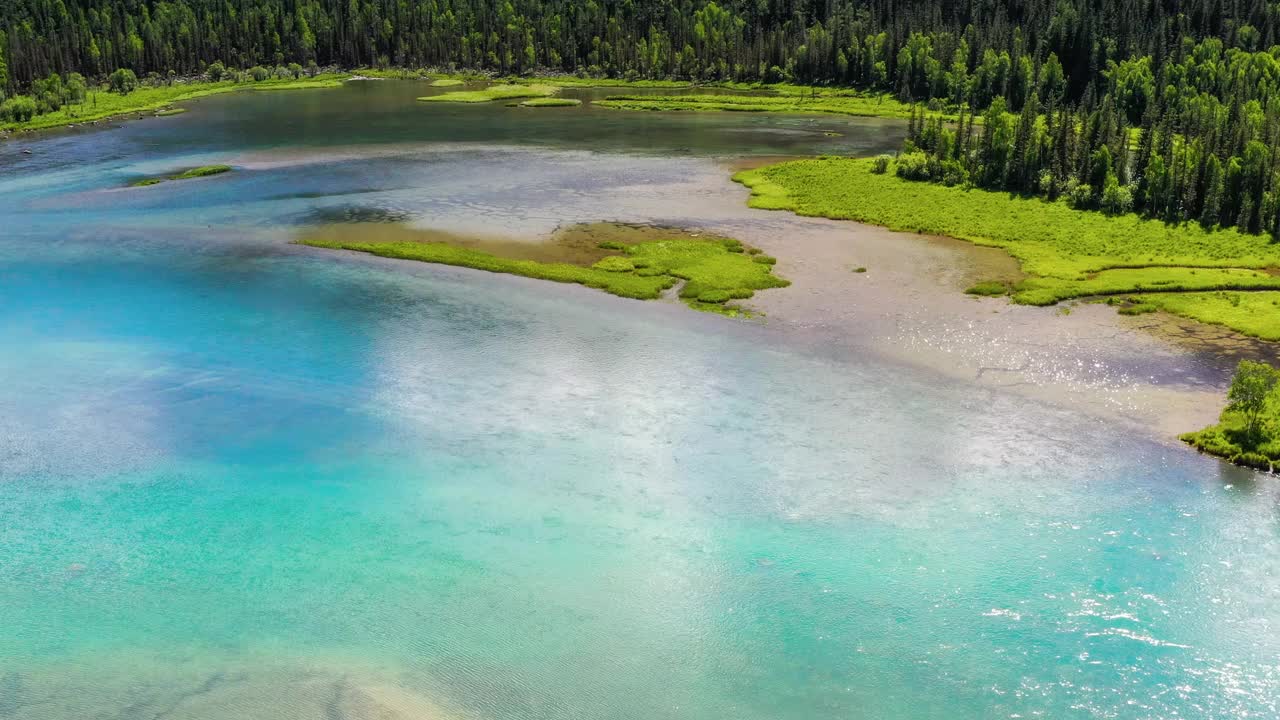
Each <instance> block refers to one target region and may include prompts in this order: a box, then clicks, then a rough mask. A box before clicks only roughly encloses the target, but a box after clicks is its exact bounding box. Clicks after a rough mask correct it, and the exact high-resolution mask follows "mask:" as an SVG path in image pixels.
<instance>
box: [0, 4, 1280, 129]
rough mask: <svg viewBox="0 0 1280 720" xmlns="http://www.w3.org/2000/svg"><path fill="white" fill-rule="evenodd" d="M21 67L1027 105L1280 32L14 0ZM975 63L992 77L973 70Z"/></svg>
mask: <svg viewBox="0 0 1280 720" xmlns="http://www.w3.org/2000/svg"><path fill="white" fill-rule="evenodd" d="M0 23H2V26H3V31H4V36H3V42H0V46H3V55H4V58H5V60H6V61H7V68H8V70H7V73H6V76H5V77H3V78H0V80H2V81H3V82H0V87H5V88H7V89H8V90H10V91H14V90H18V89H24V88H26V87H27V86H28V85H29V84H30V83H32V82H34V81H35V80H36V79H39V78H45V77H47V76H48V75H49V74H50V73H55V72H56V73H59V74H65V73H68V72H79V73H82V74H84V75H87V76H100V75H106V74H107V73H110V72H112V71H114V70H115V69H117V68H128V69H130V70H132V71H134V72H135V73H137V74H138V75H140V76H141V75H145V74H147V73H151V72H156V73H160V74H165V73H167V72H168V71H170V70H173V71H176V72H178V73H183V74H194V73H199V72H203V70H204V68H205V67H206V66H207V65H208V64H210V63H213V62H215V61H221V62H224V63H226V64H228V65H232V66H237V67H242V68H247V67H251V66H254V65H284V64H286V63H289V62H296V63H299V64H303V65H305V64H307V63H308V62H310V61H314V62H317V63H319V64H321V65H327V64H333V65H341V66H345V67H356V66H364V65H398V66H456V67H459V68H467V69H477V70H487V71H494V72H499V73H522V72H527V71H531V70H536V69H546V70H555V71H562V72H571V73H572V72H582V73H586V74H592V75H596V74H598V75H609V76H617V77H626V76H631V77H636V78H667V77H676V78H690V79H704V80H782V79H788V80H794V81H797V82H805V83H840V84H849V85H860V86H866V87H875V88H878V89H883V90H888V91H892V92H897V93H899V94H903V95H905V96H910V97H912V98H915V99H921V100H927V99H931V98H944V97H946V98H950V99H951V100H953V101H959V100H960V95H962V94H963V93H966V92H969V90H970V89H971V87H972V86H973V85H975V84H976V86H977V87H976V88H972V89H974V90H975V91H976V93H977V96H976V97H975V98H974V103H975V104H976V105H977V106H979V107H986V105H987V104H988V102H989V100H990V99H991V98H992V97H994V96H995V95H997V94H1003V95H1005V96H1006V100H1007V101H1008V102H1009V103H1010V104H1011V105H1012V106H1013V107H1014V109H1015V110H1017V109H1019V108H1020V107H1021V94H1022V93H1024V92H1025V89H1026V85H1027V82H1028V77H1029V76H1030V75H1032V74H1035V73H1037V72H1039V71H1040V68H1041V66H1042V65H1043V64H1044V63H1046V62H1048V60H1049V58H1050V56H1053V57H1055V58H1056V61H1057V63H1058V66H1059V69H1060V70H1061V73H1062V76H1063V82H1064V84H1065V93H1066V96H1067V97H1068V98H1070V99H1072V100H1075V99H1079V98H1080V97H1081V96H1082V95H1083V94H1084V92H1085V90H1086V88H1087V87H1088V86H1089V85H1090V84H1092V83H1095V82H1097V81H1098V80H1099V78H1100V77H1101V74H1102V73H1103V72H1104V71H1105V69H1106V68H1107V66H1108V63H1110V62H1113V61H1114V62H1119V61H1122V60H1126V59H1130V58H1136V57H1143V56H1150V57H1152V58H1156V60H1155V63H1156V66H1154V67H1153V68H1152V69H1153V71H1156V72H1158V71H1159V69H1160V67H1159V65H1160V63H1161V62H1162V61H1161V60H1160V58H1163V57H1165V56H1166V55H1168V54H1170V52H1171V51H1176V49H1177V48H1178V47H1179V46H1180V43H1181V42H1182V39H1183V38H1184V37H1190V38H1194V39H1195V40H1197V41H1199V40H1203V39H1208V38H1216V39H1218V40H1220V41H1222V42H1223V44H1224V45H1225V46H1227V47H1240V48H1242V49H1245V50H1258V49H1262V48H1266V47H1270V46H1271V45H1273V44H1275V43H1277V42H1280V9H1278V7H1277V6H1273V5H1272V4H1270V3H1268V2H1265V1H1263V0H1186V1H1183V2H1171V1H1169V0H1116V1H1111V0H720V1H719V2H715V1H712V0H585V1H583V0H0ZM974 81H976V82H974Z"/></svg>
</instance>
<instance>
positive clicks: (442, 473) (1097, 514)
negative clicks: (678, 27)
mask: <svg viewBox="0 0 1280 720" xmlns="http://www.w3.org/2000/svg"><path fill="white" fill-rule="evenodd" d="M414 94H421V92H420V88H419V87H417V86H413V87H401V86H400V85H399V84H388V85H382V86H376V87H372V88H371V87H370V86H362V87H349V88H346V89H343V90H341V91H334V92H328V91H324V92H317V93H314V94H311V93H304V94H296V95H293V94H291V95H289V96H288V97H284V96H278V95H276V96H273V95H270V94H245V95H242V96H236V97H226V98H217V99H211V100H208V101H204V102H202V103H199V104H196V105H193V106H192V112H190V113H188V114H187V115H183V116H178V117H175V118H169V119H166V120H164V121H160V120H147V121H142V122H139V123H135V124H130V125H127V126H125V127H124V128H122V129H113V130H106V131H98V132H91V133H70V134H63V135H57V136H52V137H49V138H47V139H43V140H37V141H31V142H27V143H24V144H23V145H22V146H27V147H31V148H32V149H33V154H32V155H30V156H20V155H18V154H17V150H18V148H19V147H21V146H19V145H15V143H13V142H10V143H8V144H6V145H4V146H2V147H0V154H3V157H0V718H23V719H26V718H32V719H40V720H43V719H45V718H80V717H102V718H121V719H122V720H132V719H133V718H155V717H166V718H295V717H296V718H311V717H315V718H333V717H348V718H385V717H392V718H395V717H404V718H409V717H424V716H428V715H430V716H437V715H438V716H440V717H477V718H481V717H483V718H519V719H522V720H524V719H534V718H645V719H653V718H728V717H733V718H761V719H764V718H771V719H780V718H788V719H790V718H795V719H801V718H805V719H807V718H821V717H831V718H886V719H889V718H893V719H901V720H920V719H930V718H948V719H954V718H996V717H1024V718H1031V717H1046V718H1134V719H1138V718H1175V717H1185V718H1246V717H1248V718H1254V717H1274V716H1276V714H1277V711H1278V709H1277V704H1278V703H1280V667H1278V665H1280V633H1277V631H1276V630H1277V625H1278V624H1280V581H1277V578H1278V577H1280V524H1278V517H1280V510H1278V509H1277V508H1278V505H1277V500H1278V499H1280V493H1278V492H1277V489H1276V485H1275V483H1274V482H1273V481H1271V480H1270V479H1269V478H1267V479H1264V478H1261V477H1260V476H1254V475H1252V474H1249V473H1245V472H1242V471H1238V470H1236V469H1232V468H1229V467H1226V466H1224V465H1221V464H1219V463H1217V462H1215V461H1211V460H1208V459H1205V458H1201V457H1198V456H1196V455H1193V454H1191V453H1189V452H1186V451H1183V450H1181V449H1179V448H1175V447H1170V446H1168V445H1166V444H1162V443H1158V442H1156V441H1155V440H1154V439H1151V438H1145V437H1140V436H1134V435H1130V434H1127V433H1124V432H1118V431H1117V430H1116V429H1115V428H1112V427H1109V426H1108V425H1106V424H1105V423H1101V422H1100V421H1098V420H1097V419H1095V418H1092V417H1089V416H1086V415H1082V414H1077V413H1075V412H1073V411H1070V410H1064V409H1060V408H1055V407H1051V406H1048V405H1043V404H1039V403H1035V402H1032V401H1029V400H1026V399H1023V398H1021V397H1019V396H1016V395H1013V394H1004V393H998V392H992V391H991V390H989V389H979V388H975V387H971V386H968V385H965V384H961V383H956V382H953V381H949V380H945V379H942V378H937V377H933V376H931V375H928V374H925V373H923V372H920V371H918V370H913V369H908V368H904V367H899V366H895V365H891V364H886V363H884V362H883V361H880V360H876V359H872V358H867V357H861V356H856V355H844V354H840V353H834V352H833V353H823V354H815V353H814V352H812V351H810V350H804V349H797V348H796V347H795V346H794V345H792V344H790V343H788V342H786V340H787V338H786V336H785V334H783V333H780V332H778V331H777V330H776V329H773V328H771V327H769V326H768V325H767V324H766V325H754V324H744V323H736V322H731V321H728V320H725V319H723V318H719V317H712V316H703V315H699V314H696V313H692V312H690V311H688V310H686V309H684V308H682V307H680V306H676V305H662V304H655V303H647V304H646V303H638V302H634V301H627V300H622V299H618V298H613V297H610V296H606V295H603V294H600V293H595V292H593V291H590V290H586V289H583V288H577V287H563V286H556V285H546V284H541V283H538V282H534V281H527V280H523V279H513V278H505V277H495V276H490V275H485V274H481V273H472V272H467V271H461V270H456V269H450V268H435V267H429V266H420V265H414V266H410V267H404V266H403V265H401V264H397V263H392V262H384V261H379V260H369V259H360V258H352V257H349V256H345V255H344V256H337V255H327V254H324V253H322V252H319V251H312V250H309V249H305V248H297V247H294V246H290V245H288V244H287V241H288V239H289V237H290V234H291V232H293V228H295V227H296V226H297V225H299V224H301V223H306V222H308V221H309V218H313V217H316V216H317V214H319V215H321V216H326V217H327V215H324V214H325V212H331V211H334V210H335V209H337V210H339V211H344V210H346V209H350V208H356V209H363V210H377V211H386V212H391V213H395V214H397V215H398V216H401V215H402V216H404V217H406V218H408V219H411V220H412V221H414V222H417V223H420V224H424V225H429V226H440V227H445V228H449V229H460V228H461V229H465V228H470V227H481V228H484V229H488V230H493V231H512V232H514V231H516V230H518V229H522V228H523V229H528V230H530V231H534V232H545V231H546V230H548V229H550V228H551V227H554V226H555V225H556V224H559V223H560V222H575V221H580V220H592V219H627V220H643V219H653V220H671V219H678V218H679V217H682V216H685V215H688V214H689V213H693V212H696V211H697V208H698V207H699V204H700V203H712V202H719V201H720V200H722V199H717V198H714V197H712V196H711V193H712V191H711V190H708V189H707V188H708V187H710V186H708V185H706V184H705V183H700V182H699V181H698V178H699V177H702V176H704V175H708V174H710V173H714V172H721V170H720V169H718V168H717V167H716V166H715V165H714V164H712V163H711V162H710V161H708V160H706V159H705V156H708V155H724V154H731V152H730V151H731V150H734V149H735V148H736V149H738V150H740V151H747V152H750V153H756V154H769V153H778V154H784V153H796V152H824V151H832V150H834V151H841V152H854V151H858V150H859V148H864V149H865V148H873V147H875V146H876V145H877V144H878V143H886V144H892V142H894V141H895V140H896V138H888V139H884V137H885V136H886V135H890V134H892V132H894V131H893V130H892V128H886V127H883V126H880V125H878V124H875V123H870V122H865V121H857V120H831V119H825V120H821V121H812V120H808V119H798V118H786V117H784V118H768V117H741V116H726V115H713V116H699V115H687V116H665V115H662V116H656V115H634V114H622V113H601V112H600V111H590V110H573V111H572V112H575V113H582V117H579V116H577V115H573V116H561V119H559V120H554V119H546V120H544V119H542V118H554V117H555V116H553V115H538V116H537V118H538V119H536V120H534V121H530V120H529V119H528V116H527V115H521V114H518V113H519V112H520V111H515V110H514V109H507V108H498V107H481V108H465V109H455V108H446V107H442V106H433V107H430V108H428V107H423V106H418V105H414V104H413V103H412V97H413V96H414ZM369 108H371V110H370V112H369V113H368V114H362V112H363V110H364V109H369ZM539 112H541V111H539ZM566 118H567V119H566ZM602 122H603V123H606V124H604V125H601V124H600V123H602ZM797 123H805V125H799V126H798V125H797ZM812 123H819V124H822V125H823V127H828V126H835V127H836V128H838V129H839V130H840V131H842V132H844V133H845V134H844V135H843V136H842V137H840V138H834V139H831V138H826V136H824V135H822V134H821V133H817V134H815V133H812V132H810V131H809V130H808V129H807V127H808V125H807V124H812ZM798 127H799V128H800V129H799V130H798V129H797V128H798ZM589 128H590V130H588V129H589ZM797 132H800V133H801V134H800V135H797V134H796V133H797ZM743 138H745V140H744V139H743ZM797 138H799V139H797ZM223 159H225V160H227V161H230V162H232V163H233V164H236V165H237V170H236V171H235V172H233V173H230V174H228V175H225V176H219V177H217V178H212V179H208V180H200V181H192V182H190V183H174V184H172V185H162V186H155V187H152V188H142V189H130V190H122V189H120V188H121V187H122V186H123V185H125V184H127V183H128V182H129V181H130V180H132V179H135V178H137V177H140V176H143V175H147V174H151V173H157V172H167V171H169V170H172V169H178V168H181V167H188V166H191V165H194V164H199V163H200V162H203V161H206V160H208V161H217V160H223ZM679 183H688V187H689V193H688V194H689V196H690V197H691V199H690V200H689V204H688V206H687V207H684V206H680V207H673V206H672V205H671V204H670V203H669V202H668V200H667V199H666V196H664V195H663V194H662V193H661V192H658V191H655V190H653V188H655V187H658V188H661V187H669V186H670V185H671V184H679ZM699 193H707V195H706V196H705V197H704V196H702V195H699ZM601 214H604V216H603V217H600V215H601ZM427 708H430V710H428V709H427Z"/></svg>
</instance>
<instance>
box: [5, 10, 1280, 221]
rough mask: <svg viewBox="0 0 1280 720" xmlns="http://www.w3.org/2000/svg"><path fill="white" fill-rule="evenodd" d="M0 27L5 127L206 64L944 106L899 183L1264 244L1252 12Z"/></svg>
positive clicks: (100, 22) (106, 20) (530, 17)
mask: <svg viewBox="0 0 1280 720" xmlns="http://www.w3.org/2000/svg"><path fill="white" fill-rule="evenodd" d="M0 28H2V30H3V34H2V35H0V89H2V90H3V91H4V92H5V93H6V95H7V96H8V99H7V100H4V103H3V104H0V116H4V117H3V118H0V119H6V120H13V119H21V118H22V117H23V116H26V117H30V115H31V114H33V113H41V112H47V111H48V110H49V109H50V108H55V109H56V106H57V105H58V104H59V103H68V102H75V101H76V98H77V97H81V96H82V94H83V91H82V89H81V88H82V86H83V85H84V84H85V83H86V82H92V81H96V80H103V79H105V78H108V77H110V78H112V80H113V84H117V85H120V86H121V87H128V86H129V85H130V83H129V82H123V81H122V75H121V74H122V73H129V76H128V77H144V78H146V77H150V78H152V79H153V81H163V80H165V79H166V78H167V79H168V81H172V77H173V76H174V75H175V74H182V75H191V74H197V73H199V74H205V75H212V74H214V73H221V72H222V71H223V70H222V68H223V67H224V66H225V67H226V68H228V71H229V72H232V71H234V72H237V73H246V72H247V73H248V74H249V75H252V76H257V75H259V74H262V73H266V72H276V73H279V72H285V70H284V68H286V65H287V66H288V67H290V68H294V69H295V74H296V68H299V67H302V66H307V67H315V66H316V64H322V65H340V66H345V67H357V66H366V65H379V66H391V65H394V66H430V67H437V68H445V69H459V70H462V69H466V70H482V71H489V72H495V73H504V74H505V73H529V72H545V71H552V72H567V73H576V74H581V75H590V76H610V77H621V78H630V79H644V78H654V79H657V78H679V79H691V80H701V81H717V80H737V81H766V82H780V81H791V82H798V83H807V84H832V85H842V86H852V87H857V88H864V89H868V90H874V91H880V92H888V93H893V94H895V95H896V96H898V97H899V98H901V99H903V100H906V101H912V102H918V103H921V106H922V107H923V108H929V109H932V110H935V111H936V110H944V109H945V110H948V111H949V112H951V113H955V112H957V111H958V112H959V113H960V114H961V117H962V120H961V122H960V123H959V124H958V125H952V124H947V123H943V122H942V121H941V120H940V119H937V118H934V119H929V118H928V117H926V116H925V115H924V114H923V112H924V111H923V110H922V111H921V113H922V114H921V115H920V116H918V117H917V118H916V119H915V120H913V122H912V127H911V140H910V142H911V143H912V147H911V148H909V149H910V150H913V151H914V152H911V153H907V154H906V155H905V156H904V158H903V159H902V161H901V162H900V163H899V164H898V171H899V172H900V173H903V174H904V175H909V176H913V177H917V178H920V179H924V178H928V179H933V180H938V181H942V182H952V183H971V184H974V185H978V186H981V187H987V188H1000V189H1007V190H1014V191H1017V192H1025V193H1038V194H1043V195H1046V196H1049V197H1058V196H1060V195H1065V196H1066V197H1067V198H1068V199H1069V200H1070V201H1071V202H1073V203H1074V204H1077V205H1078V206H1081V207H1093V208H1100V209H1105V210H1108V211H1112V212H1123V211H1126V210H1128V209H1133V210H1137V211H1139V212H1143V213H1146V214H1148V215H1151V216H1152V217H1161V218H1166V219H1169V220H1184V219H1195V220H1200V221H1202V222H1205V223H1206V224H1221V225H1232V226H1238V227H1240V228H1242V229H1245V230H1248V231H1254V232H1257V231H1263V230H1269V231H1273V232H1276V231H1280V190H1278V189H1277V188H1278V187H1280V183H1278V182H1277V179H1276V173H1275V166H1276V152H1275V148H1276V147H1277V141H1278V140H1280V138H1277V132H1278V131H1280V127H1277V122H1278V119H1280V104H1278V103H1280V97H1277V94H1276V89H1277V85H1278V84H1280V60H1277V58H1280V48H1277V47H1276V46H1277V43H1280V5H1273V4H1271V3H1269V2H1265V1H1264V0H1184V1H1180V2H1177V1H1173V0H720V1H719V2H717V1H713V0H0ZM263 66H266V68H275V70H268V69H266V68H264V67H263ZM237 69H241V70H237ZM243 69H251V71H246V70H243ZM86 78H87V80H86ZM134 84H136V83H134Z"/></svg>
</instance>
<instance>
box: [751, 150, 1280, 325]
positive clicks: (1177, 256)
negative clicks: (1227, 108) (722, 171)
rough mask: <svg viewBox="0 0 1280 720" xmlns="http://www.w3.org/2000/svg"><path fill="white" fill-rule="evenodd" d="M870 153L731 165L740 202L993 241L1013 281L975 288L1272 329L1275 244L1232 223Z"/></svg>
mask: <svg viewBox="0 0 1280 720" xmlns="http://www.w3.org/2000/svg"><path fill="white" fill-rule="evenodd" d="M876 163H877V161H876V160H874V159H847V158H817V159H811V160H796V161H792V162H785V163H779V164H776V165H768V166H765V167H761V168H756V169H753V170H747V171H744V172H741V173H738V174H737V175H736V176H735V177H734V179H735V180H737V181H738V182H741V183H742V184H744V185H746V186H747V187H749V188H751V192H752V196H751V200H750V202H751V205H752V206H753V207H758V208H766V209H775V210H790V211H793V212H796V213H799V214H801V215H812V216H821V217H828V218H835V219H843V220H856V221H859V222H866V223H872V224H876V225H883V226H885V227H888V228H890V229H893V230H902V231H908V232H919V233H925V234H930V235H947V236H951V237H956V238H960V239H962V240H968V241H970V242H973V243H976V244H979V245H988V246H994V247H999V248H1002V249H1004V250H1006V251H1007V252H1009V253H1010V254H1011V255H1013V256H1014V257H1015V258H1017V259H1018V261H1019V262H1020V263H1021V265H1022V269H1023V271H1024V272H1025V273H1026V274H1027V276H1028V277H1026V278H1025V279H1023V280H1022V281H1021V282H1017V283H1010V284H1005V283H1001V282H996V281H993V282H990V283H982V284H981V285H980V286H977V287H975V288H972V289H971V291H972V292H973V293H974V294H982V295H1000V294H1005V293H1006V292H1007V293H1009V294H1010V296H1011V298H1012V299H1013V301H1014V302H1017V303H1023V304H1029V305H1052V304H1054V303H1057V302H1059V301H1062V300H1066V299H1070V298H1083V297H1098V296H1115V297H1117V298H1123V300H1124V302H1123V303H1122V305H1123V306H1126V307H1128V306H1131V305H1148V306H1151V307H1152V308H1153V309H1160V310H1165V311H1167V312H1170V313H1174V314H1177V315H1181V316H1183V317H1188V318H1191V319H1194V320H1199V321H1202V322H1207V323H1213V324H1218V325H1223V326H1226V327H1228V328H1231V329H1233V330H1236V331H1238V332H1241V333H1244V334H1247V335H1251V336H1254V337H1259V338H1263V339H1267V340H1280V305H1277V304H1276V303H1277V302H1280V273H1278V272H1277V270H1276V268H1280V244H1276V243H1273V242H1272V241H1271V238H1270V237H1267V236H1265V235H1252V234H1248V233H1243V232H1240V231H1238V230H1236V229H1234V228H1229V229H1219V230H1206V229H1205V228H1204V227H1202V226H1201V225H1199V224H1196V223H1180V224H1170V223H1166V222H1162V221H1159V220H1151V219H1144V218H1141V217H1139V216H1137V215H1134V214H1132V213H1130V214H1125V215H1113V216H1108V215H1104V214H1102V213H1098V212H1088V211H1081V210H1075V209H1072V208H1071V207H1069V206H1068V205H1067V204H1066V203H1065V202H1062V201H1052V202H1051V201H1047V200H1043V199H1037V198H1027V197H1022V196H1019V195H1014V194H1010V193H1005V192H994V191H987V190H979V189H965V188H962V187H946V186H944V185H941V184H935V183H927V182H918V181H912V180H905V179H903V178H900V177H897V176H896V175H895V174H894V173H893V172H892V171H891V170H890V171H887V172H879V173H877V172H875V170H876Z"/></svg>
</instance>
